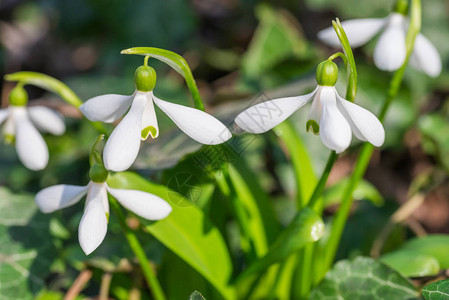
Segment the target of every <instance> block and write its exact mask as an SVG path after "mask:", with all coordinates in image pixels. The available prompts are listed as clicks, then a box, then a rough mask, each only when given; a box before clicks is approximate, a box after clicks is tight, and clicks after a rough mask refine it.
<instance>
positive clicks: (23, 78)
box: [5, 72, 83, 107]
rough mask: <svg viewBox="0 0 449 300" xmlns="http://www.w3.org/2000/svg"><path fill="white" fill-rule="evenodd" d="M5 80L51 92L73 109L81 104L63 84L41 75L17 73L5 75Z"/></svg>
mask: <svg viewBox="0 0 449 300" xmlns="http://www.w3.org/2000/svg"><path fill="white" fill-rule="evenodd" d="M5 79H6V80H8V81H19V82H23V83H25V84H32V85H35V86H37V87H40V88H42V89H44V90H47V91H50V92H53V93H55V94H58V95H59V96H61V98H62V99H64V100H65V101H66V102H67V103H69V104H71V105H73V106H75V107H79V106H80V105H81V104H83V102H82V101H81V100H80V98H78V96H77V95H76V94H75V93H74V92H73V91H72V90H71V89H70V88H69V87H68V86H67V85H66V84H65V83H63V82H61V81H59V80H58V79H56V78H53V77H51V76H48V75H45V74H42V73H37V72H17V73H12V74H8V75H5Z"/></svg>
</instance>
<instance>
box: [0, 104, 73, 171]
mask: <svg viewBox="0 0 449 300" xmlns="http://www.w3.org/2000/svg"><path fill="white" fill-rule="evenodd" d="M1 123H4V125H3V135H4V137H5V138H6V139H7V140H11V141H13V140H14V141H15V145H16V151H17V154H18V156H19V159H20V161H21V162H22V163H23V164H24V165H25V166H26V167H27V168H28V169H31V170H35V171H37V170H42V169H43V168H45V166H47V163H48V148H47V144H46V143H45V141H44V139H43V138H42V136H41V135H40V133H39V132H38V131H37V129H36V127H37V128H38V129H40V130H42V131H46V132H49V133H51V134H54V135H61V134H63V133H64V131H65V125H64V121H63V119H62V118H61V116H60V115H59V114H58V113H56V112H54V111H52V110H51V109H49V108H47V107H44V106H31V107H26V106H15V105H10V106H9V107H7V108H5V109H1V110H0V124H1Z"/></svg>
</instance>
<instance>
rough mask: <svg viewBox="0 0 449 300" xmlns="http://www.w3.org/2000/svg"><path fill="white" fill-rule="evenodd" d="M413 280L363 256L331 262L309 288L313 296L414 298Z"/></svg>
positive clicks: (360, 299) (316, 298) (358, 299)
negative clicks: (322, 275)
mask: <svg viewBox="0 0 449 300" xmlns="http://www.w3.org/2000/svg"><path fill="white" fill-rule="evenodd" d="M417 296H418V293H417V292H416V290H415V288H414V286H413V284H412V283H411V282H410V281H408V280H407V279H406V278H404V277H402V275H400V274H399V273H398V272H396V271H394V270H392V269H390V268H389V267H387V266H385V265H384V264H382V263H380V262H378V261H375V260H373V259H371V258H367V257H357V258H356V259H354V260H352V261H350V260H343V261H340V262H338V263H337V264H335V266H334V267H333V268H332V270H331V271H329V272H328V273H327V274H326V277H325V278H324V280H323V281H322V282H321V283H320V284H319V285H318V287H317V288H315V290H314V291H313V292H312V294H311V296H310V299H313V300H320V299H323V300H324V299H326V300H333V299H335V300H337V299H351V300H364V299H379V300H383V299H395V300H401V299H404V300H410V299H417Z"/></svg>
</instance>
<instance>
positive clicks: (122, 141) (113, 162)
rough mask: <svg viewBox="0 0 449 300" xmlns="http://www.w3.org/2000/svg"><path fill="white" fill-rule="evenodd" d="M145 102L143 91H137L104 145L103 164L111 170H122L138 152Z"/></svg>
mask: <svg viewBox="0 0 449 300" xmlns="http://www.w3.org/2000/svg"><path fill="white" fill-rule="evenodd" d="M146 102H147V98H146V96H145V93H142V92H137V93H136V96H135V97H134V100H133V103H132V106H131V109H130V110H129V112H128V113H127V114H126V116H125V117H124V118H123V120H122V121H121V122H120V123H119V124H118V126H117V127H116V128H115V129H114V131H113V132H112V134H111V136H110V137H109V139H108V141H107V142H106V145H105V147H104V165H105V167H106V169H108V170H111V171H116V172H120V171H124V170H126V169H128V168H129V167H130V166H131V165H132V164H133V162H134V160H135V159H136V157H137V154H138V153H139V148H140V140H141V130H142V114H143V111H144V108H145V105H146Z"/></svg>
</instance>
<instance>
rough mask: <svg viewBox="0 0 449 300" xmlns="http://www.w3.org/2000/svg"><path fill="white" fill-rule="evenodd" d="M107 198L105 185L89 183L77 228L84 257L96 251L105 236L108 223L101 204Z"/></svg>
mask: <svg viewBox="0 0 449 300" xmlns="http://www.w3.org/2000/svg"><path fill="white" fill-rule="evenodd" d="M107 197H108V195H107V192H106V184H105V183H95V182H91V183H89V188H88V191H87V202H86V208H85V209H84V214H83V217H82V218H81V222H80V225H79V228H78V239H79V242H80V246H81V248H82V249H83V251H84V253H86V255H89V254H90V253H92V251H94V250H95V249H97V247H98V246H100V244H101V242H102V241H103V240H104V237H105V236H106V231H107V229H108V222H107V217H106V212H105V209H104V206H103V202H104V199H107Z"/></svg>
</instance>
